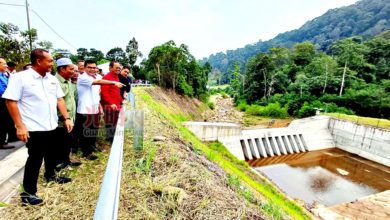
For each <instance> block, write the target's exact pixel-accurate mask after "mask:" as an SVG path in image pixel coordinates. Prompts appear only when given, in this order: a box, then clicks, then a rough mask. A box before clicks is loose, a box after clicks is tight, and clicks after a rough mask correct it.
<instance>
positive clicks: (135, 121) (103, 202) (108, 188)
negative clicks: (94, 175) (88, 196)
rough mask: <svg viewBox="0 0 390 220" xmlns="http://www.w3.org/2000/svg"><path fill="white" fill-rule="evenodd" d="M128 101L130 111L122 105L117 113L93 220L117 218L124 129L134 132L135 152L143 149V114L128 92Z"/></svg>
mask: <svg viewBox="0 0 390 220" xmlns="http://www.w3.org/2000/svg"><path fill="white" fill-rule="evenodd" d="M128 99H129V101H130V104H131V110H127V111H126V105H124V106H123V108H122V109H121V111H120V113H119V119H118V123H117V125H116V131H115V136H114V141H113V142H112V145H111V152H110V157H109V158H108V163H107V167H106V172H105V173H104V178H103V183H102V186H101V188H100V193H99V199H98V202H97V205H96V209H95V214H94V217H93V219H94V220H108V219H112V220H116V219H117V218H118V208H119V192H120V183H121V174H122V159H123V145H124V133H125V128H131V129H133V130H134V148H135V149H136V150H141V149H142V148H143V138H144V133H143V131H144V123H143V122H144V112H143V111H142V110H136V109H135V95H134V93H132V92H130V93H129V94H128Z"/></svg>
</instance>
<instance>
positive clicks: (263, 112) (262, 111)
mask: <svg viewBox="0 0 390 220" xmlns="http://www.w3.org/2000/svg"><path fill="white" fill-rule="evenodd" d="M246 106H247V107H246V110H245V112H246V113H247V114H250V115H257V116H264V117H271V118H286V117H288V113H287V109H288V107H287V106H285V107H283V108H282V107H281V106H280V104H279V103H278V102H277V103H270V104H269V105H267V106H260V105H250V106H248V105H246Z"/></svg>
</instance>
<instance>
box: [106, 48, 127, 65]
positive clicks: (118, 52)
mask: <svg viewBox="0 0 390 220" xmlns="http://www.w3.org/2000/svg"><path fill="white" fill-rule="evenodd" d="M106 59H107V60H114V61H118V62H119V63H121V64H125V63H127V57H126V53H125V52H124V51H123V50H122V48H120V47H114V48H112V49H111V50H109V51H108V52H107V54H106Z"/></svg>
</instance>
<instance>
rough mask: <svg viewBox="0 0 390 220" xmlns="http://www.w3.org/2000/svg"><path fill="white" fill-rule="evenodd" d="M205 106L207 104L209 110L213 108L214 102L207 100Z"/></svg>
mask: <svg viewBox="0 0 390 220" xmlns="http://www.w3.org/2000/svg"><path fill="white" fill-rule="evenodd" d="M207 106H208V107H209V108H210V109H211V110H214V109H215V104H214V102H207Z"/></svg>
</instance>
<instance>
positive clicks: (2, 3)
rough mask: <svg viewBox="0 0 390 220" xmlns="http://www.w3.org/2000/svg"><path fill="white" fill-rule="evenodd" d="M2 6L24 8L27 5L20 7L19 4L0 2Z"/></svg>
mask: <svg viewBox="0 0 390 220" xmlns="http://www.w3.org/2000/svg"><path fill="white" fill-rule="evenodd" d="M0 5H8V6H21V7H24V6H25V5H19V4H10V3H4V2H0Z"/></svg>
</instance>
